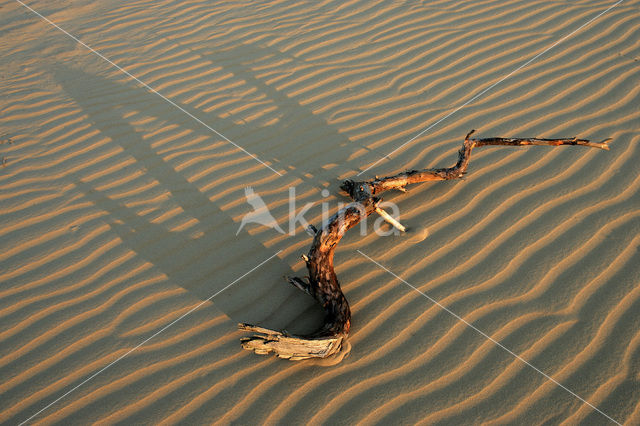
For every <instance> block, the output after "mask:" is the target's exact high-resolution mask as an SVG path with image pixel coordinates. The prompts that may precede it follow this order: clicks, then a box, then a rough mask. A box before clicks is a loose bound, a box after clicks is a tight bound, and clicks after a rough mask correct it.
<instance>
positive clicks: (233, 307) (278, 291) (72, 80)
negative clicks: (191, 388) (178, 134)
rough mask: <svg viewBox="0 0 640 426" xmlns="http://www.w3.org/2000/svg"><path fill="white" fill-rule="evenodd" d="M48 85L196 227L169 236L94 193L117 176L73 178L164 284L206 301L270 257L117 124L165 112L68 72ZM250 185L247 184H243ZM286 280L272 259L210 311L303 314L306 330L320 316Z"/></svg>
mask: <svg viewBox="0 0 640 426" xmlns="http://www.w3.org/2000/svg"><path fill="white" fill-rule="evenodd" d="M55 77H56V79H57V80H58V82H59V83H60V84H61V85H62V86H63V88H64V90H65V92H66V93H67V94H69V95H70V96H71V97H72V98H73V99H74V101H75V102H76V103H77V104H78V105H79V106H80V107H81V108H82V109H83V111H84V112H85V113H87V114H88V115H89V120H90V121H91V123H92V124H93V125H94V126H95V127H96V128H97V129H99V130H100V132H101V134H103V135H104V136H107V137H109V138H110V139H111V140H112V143H114V144H117V145H119V146H120V147H122V149H123V151H122V153H121V154H118V155H117V158H115V159H114V161H123V162H124V161H126V160H127V159H129V158H130V157H133V158H134V159H135V164H134V166H133V167H134V168H135V169H136V171H138V172H139V171H140V170H142V171H143V172H144V175H143V176H144V179H145V180H146V181H148V180H149V179H151V180H154V181H156V182H157V183H158V184H159V186H160V188H161V190H163V191H166V193H168V194H169V200H168V201H167V202H168V203H170V204H171V206H178V207H180V208H181V209H182V210H183V215H185V216H186V217H187V218H193V219H196V220H197V222H198V224H197V231H198V232H195V233H194V230H193V229H189V230H185V231H175V230H169V229H167V228H166V227H165V226H164V225H162V224H158V223H154V222H153V221H152V219H153V217H151V216H150V215H145V214H141V213H139V212H138V211H136V209H134V208H132V207H128V206H127V205H126V202H124V201H116V199H118V200H120V198H121V197H110V196H109V191H108V190H100V189H98V188H100V187H101V186H102V185H103V184H105V183H107V182H110V181H113V180H115V179H118V178H122V177H123V176H114V174H113V173H109V174H107V175H106V177H105V176H103V177H101V178H96V179H93V180H90V181H89V180H87V179H82V178H78V179H77V180H76V182H74V183H75V184H76V185H77V187H78V189H79V190H80V191H81V192H82V193H83V194H84V195H85V197H86V198H87V199H89V200H90V201H91V202H92V203H93V204H94V205H95V206H96V207H98V208H100V209H102V210H104V211H105V212H107V213H108V216H107V218H106V219H105V221H106V222H107V223H109V225H110V227H111V229H113V231H114V232H116V233H117V234H118V236H119V237H120V239H121V240H122V242H123V243H124V244H126V245H127V246H128V247H129V248H130V249H131V250H132V251H134V252H135V253H136V254H137V255H139V256H141V257H142V258H144V259H145V260H146V261H148V262H150V263H151V264H153V265H154V266H155V267H157V268H159V270H160V271H162V272H163V273H164V274H165V275H166V276H167V278H168V280H169V281H170V282H171V283H173V284H174V285H177V286H180V287H183V288H185V289H187V290H188V291H189V292H191V293H193V294H194V295H196V296H197V297H198V298H200V299H206V298H208V297H210V296H211V295H212V294H214V293H215V292H216V291H217V290H220V289H222V288H223V287H224V286H226V285H227V284H228V283H230V282H232V281H233V280H235V279H236V278H238V277H239V276H241V275H242V274H244V273H245V272H247V271H249V270H250V269H251V268H253V267H255V266H256V265H258V264H259V263H260V262H262V261H263V260H265V259H266V258H268V257H269V256H271V255H272V254H274V253H275V252H276V251H277V247H267V246H265V244H263V242H261V241H260V240H259V238H256V237H254V236H251V235H250V234H248V233H246V232H242V233H241V234H240V235H238V236H236V231H237V230H238V226H239V224H238V223H237V222H235V221H234V220H233V219H232V218H231V216H230V215H229V214H228V213H227V212H225V211H223V210H222V209H221V208H220V207H219V206H218V205H216V203H214V202H212V201H211V200H210V199H209V197H208V196H207V195H206V194H205V193H203V192H202V191H201V190H200V189H198V187H197V186H196V185H195V184H194V183H191V182H189V181H188V180H187V178H186V177H185V176H184V175H183V174H182V173H180V172H178V171H176V169H175V168H173V167H172V166H171V165H169V164H168V163H167V161H166V160H165V159H164V158H163V157H162V156H161V155H160V154H158V153H157V152H156V151H155V150H154V148H153V147H152V146H151V140H148V139H145V138H144V135H143V134H142V132H140V131H138V130H136V128H135V127H134V126H133V125H131V124H130V123H129V122H127V120H126V119H125V118H124V117H125V116H127V114H131V113H136V112H139V111H145V115H147V116H148V115H154V116H157V117H158V119H159V120H166V118H167V117H172V115H174V114H175V110H173V109H172V107H171V106H169V105H167V104H165V103H164V101H163V100H162V99H160V98H158V97H156V96H154V95H152V94H150V93H148V92H147V91H146V90H144V89H140V88H132V87H130V86H129V85H128V84H126V85H125V84H121V83H118V82H114V81H112V80H108V79H105V78H102V77H99V76H95V75H90V74H87V73H85V72H83V71H79V70H75V69H71V68H68V67H61V68H60V69H59V70H58V71H57V72H56V73H55ZM132 92H133V94H132ZM98 99H99V101H96V100H98ZM150 111H151V113H150ZM198 126H199V125H198V124H197V123H195V122H193V125H192V126H190V127H188V129H189V130H190V131H192V135H189V136H187V137H195V136H197V135H199V134H206V135H209V134H208V133H206V131H204V130H202V129H199V128H198ZM194 135H195V136H194ZM242 155H244V154H242ZM264 170H266V172H264V171H261V172H260V173H263V174H264V173H271V172H270V171H269V170H268V169H266V168H265V169H264ZM127 173H128V172H127ZM250 179H251V176H248V177H247V180H248V181H249V182H250ZM214 190H215V189H214ZM263 238H265V237H263ZM290 273H292V271H291V270H290V269H289V268H283V265H282V262H281V261H279V260H278V259H273V260H272V261H270V262H267V263H266V264H264V265H263V266H262V267H261V268H260V269H259V270H257V271H255V272H254V273H252V274H251V276H250V277H248V278H247V280H243V281H244V282H242V283H238V284H237V285H234V286H233V287H231V288H229V289H228V290H226V291H225V292H224V293H222V294H221V295H220V296H218V297H216V298H215V299H214V300H213V303H214V304H215V305H216V306H217V307H219V308H220V309H221V310H222V311H223V312H225V314H227V315H228V316H230V317H231V318H233V319H235V320H237V321H260V320H262V319H264V318H265V317H269V320H270V322H272V323H276V325H278V326H280V327H283V326H285V325H287V323H289V322H290V321H291V319H292V318H295V317H296V316H299V315H300V314H301V313H302V312H304V311H306V315H305V317H306V318H307V321H302V322H303V323H302V324H300V326H301V327H302V328H303V329H306V328H311V329H312V328H313V325H312V324H311V323H315V325H317V324H318V323H320V322H321V317H322V316H321V312H320V309H319V308H318V309H317V310H316V309H315V307H314V303H313V301H312V300H310V298H308V297H307V296H306V295H304V294H302V293H301V292H299V291H296V290H295V289H293V288H290V287H289V286H287V285H286V283H285V282H284V281H283V280H282V276H283V275H284V274H290ZM316 311H317V313H315V314H313V313H314V312H316ZM294 328H295V326H294V327H292V328H291V331H294Z"/></svg>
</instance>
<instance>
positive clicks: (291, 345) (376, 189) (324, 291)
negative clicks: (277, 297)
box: [239, 130, 610, 360]
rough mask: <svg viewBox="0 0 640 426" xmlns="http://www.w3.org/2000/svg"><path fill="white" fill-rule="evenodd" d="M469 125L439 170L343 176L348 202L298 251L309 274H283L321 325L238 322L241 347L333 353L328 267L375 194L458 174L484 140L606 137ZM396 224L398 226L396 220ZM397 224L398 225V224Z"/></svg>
mask: <svg viewBox="0 0 640 426" xmlns="http://www.w3.org/2000/svg"><path fill="white" fill-rule="evenodd" d="M473 133H474V130H472V131H471V132H469V133H468V134H467V136H466V137H465V140H464V143H463V146H462V148H461V149H460V151H459V152H458V161H457V163H456V164H455V165H454V166H453V167H449V168H443V169H423V170H407V171H405V172H402V173H399V174H397V175H394V176H388V177H384V178H381V179H380V178H377V177H376V178H375V179H374V180H371V181H352V180H350V179H347V180H345V181H344V182H342V184H341V185H340V187H341V189H343V190H344V191H345V192H346V193H347V194H349V196H350V197H351V199H352V200H353V202H352V203H351V204H349V205H347V206H345V207H344V208H342V209H341V210H340V211H338V212H337V213H336V214H335V215H333V216H332V217H331V218H330V219H329V221H328V223H327V224H326V225H325V226H324V227H323V228H322V229H320V230H317V231H316V233H315V237H314V239H313V243H312V244H311V249H310V250H309V254H308V255H306V256H303V259H304V260H305V262H306V264H307V269H308V271H309V276H308V277H305V278H298V277H288V278H287V280H288V281H289V282H290V283H291V284H292V285H294V286H295V287H296V288H298V289H300V290H302V291H304V292H305V293H307V294H309V295H311V296H312V297H313V298H314V299H316V300H317V301H318V302H319V303H320V305H322V307H323V308H324V310H325V318H324V323H323V326H322V327H321V328H320V329H319V330H318V331H316V332H315V333H313V334H310V335H306V336H295V335H290V334H288V333H287V332H285V331H275V330H269V329H266V328H262V327H258V326H254V325H250V324H239V328H240V329H241V330H243V331H250V332H254V333H257V334H254V335H252V336H250V337H245V338H243V339H241V342H242V346H243V347H244V348H245V349H249V350H253V351H255V352H256V353H258V354H268V353H270V352H274V353H275V354H276V355H277V356H278V357H280V358H288V359H291V360H301V359H307V358H326V357H328V356H331V355H334V354H337V353H338V352H340V350H341V348H342V344H343V342H344V340H345V339H346V338H347V335H348V334H349V329H350V327H351V310H350V309H349V303H348V302H347V299H346V298H345V297H344V294H343V293H342V290H341V289H340V283H339V282H338V278H337V276H336V273H335V271H334V269H333V255H334V252H335V249H336V246H337V245H338V242H340V239H341V238H342V236H343V235H344V234H345V232H347V231H348V230H349V229H350V228H353V227H354V226H355V225H357V224H358V223H359V222H360V221H361V220H362V219H363V218H365V217H367V216H369V215H370V214H371V213H373V212H375V211H377V210H379V207H378V204H379V203H380V201H382V200H381V198H379V197H378V195H379V194H381V193H382V192H384V191H388V190H391V189H396V190H405V187H406V186H407V185H409V184H413V183H420V182H427V181H440V180H450V179H457V178H460V177H462V176H463V175H464V174H465V173H466V171H467V167H468V165H469V160H470V157H471V151H472V150H473V148H476V147H481V146H489V145H505V146H528V145H550V146H559V145H580V146H586V147H592V148H600V149H604V150H608V149H609V145H608V143H609V141H610V139H606V140H604V141H602V142H599V143H595V142H589V141H588V140H585V139H577V138H572V139H537V138H526V139H520V138H486V139H470V137H471V135H472V134H473ZM397 225H400V224H399V223H398V224H397ZM397 225H394V226H397ZM400 226H402V225H400Z"/></svg>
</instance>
